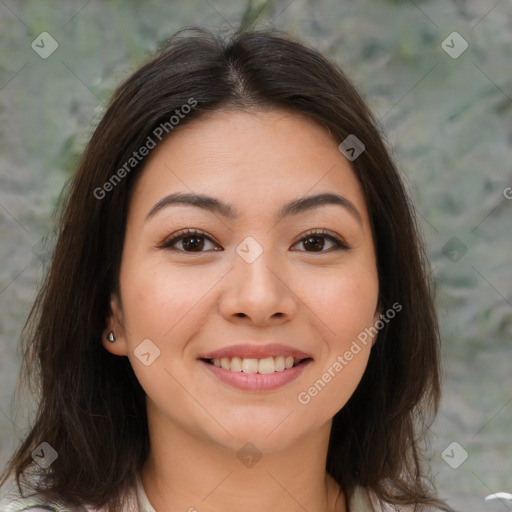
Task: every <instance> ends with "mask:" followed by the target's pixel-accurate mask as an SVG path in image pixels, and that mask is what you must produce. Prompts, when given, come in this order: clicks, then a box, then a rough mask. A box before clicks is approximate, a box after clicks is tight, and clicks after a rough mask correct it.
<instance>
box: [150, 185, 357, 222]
mask: <svg viewBox="0 0 512 512" xmlns="http://www.w3.org/2000/svg"><path fill="white" fill-rule="evenodd" d="M180 204H181V205H189V206H196V207H198V208H202V209H203V210H207V211H209V212H212V213H216V214H219V215H221V216H222V217H225V218H228V219H236V218H237V217H238V212H237V210H236V208H234V207H233V206H232V205H230V204H227V203H224V202H223V201H220V200H219V199H216V198H215V197H211V196H207V195H204V194H189V193H183V192H176V193H174V194H169V195H168V196H165V197H163V198H162V199H160V201H158V203H156V204H155V205H154V206H153V208H151V210H150V211H149V213H148V214H147V215H146V221H148V220H149V219H150V218H151V217H153V216H155V215H156V214H157V213H158V212H159V211H161V210H163V209H164V208H166V207H168V206H173V205H180ZM330 204H332V205H338V206H342V207H343V208H344V209H345V210H346V211H348V212H349V213H350V214H351V215H352V216H353V217H354V218H355V219H356V220H357V221H358V222H359V223H360V224H361V225H362V218H361V214H360V213H359V211H358V210H357V208H356V207H355V206H354V204H353V203H352V202H351V201H349V200H348V199H347V198H346V197H343V196H341V195H339V194H333V193H324V194H317V195H314V196H304V197H298V198H297V199H293V200H292V201H290V202H288V203H286V204H285V205H284V206H283V207H282V208H281V209H280V210H279V212H278V213H277V221H280V220H282V219H284V218H285V217H288V216H290V215H297V214H299V213H303V212H305V211H308V210H311V209H313V208H318V207H320V206H325V205H330Z"/></svg>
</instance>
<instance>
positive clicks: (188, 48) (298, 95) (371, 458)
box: [2, 27, 442, 512]
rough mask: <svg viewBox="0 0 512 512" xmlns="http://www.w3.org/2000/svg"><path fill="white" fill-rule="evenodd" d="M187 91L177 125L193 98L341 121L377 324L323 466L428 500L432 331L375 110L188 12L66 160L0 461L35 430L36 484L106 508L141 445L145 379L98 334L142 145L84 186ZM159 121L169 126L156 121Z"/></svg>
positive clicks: (275, 46)
mask: <svg viewBox="0 0 512 512" xmlns="http://www.w3.org/2000/svg"><path fill="white" fill-rule="evenodd" d="M191 98H193V99H194V101H196V102H197V104H196V106H195V107H194V108H193V109H192V110H191V112H190V113H189V114H187V115H186V116H184V118H183V119H181V120H180V123H179V126H178V127H177V129H179V128H180V127H181V126H184V125H185V124H187V123H190V122H191V121H193V120H195V119H198V118H200V117H201V115H203V114H204V113H206V112H214V111H220V110H224V109H228V108H231V109H233V108H234V109H239V110H244V109H248V108H253V107H254V108H257V109H258V108H259V109H269V108H270V109H272V108H277V109H287V110H289V111H291V112H296V113H301V114H305V115H307V116H309V117H310V118H311V119H313V120H315V121H316V122H318V123H320V124H321V125H322V126H323V127H325V128H326V129H327V130H328V131H329V132H330V133H331V134H332V136H333V137H335V138H336V139H337V140H338V142H339V143H341V142H342V141H343V140H344V139H345V138H346V137H347V136H349V135H350V134H354V135H356V136H357V138H358V139H359V140H360V141H362V142H363V144H364V145H365V148H366V149H365V151H364V152H363V153H362V154H361V155H360V156H359V157H358V158H357V159H355V160H354V161H353V162H352V168H353V170H354V172H355V174H356V175H357V177H358V179H359V181H360V183H361V186H362V189H363V192H364V195H365V199H366V202H367V206H368V211H369V215H370V219H371V223H372V230H373V236H374V241H375V247H376V256H377V265H378V276H379V303H380V307H381V310H382V311H386V310H387V309H389V308H390V307H391V306H392V304H394V303H395V302H398V303H399V304H401V306H402V311H401V312H400V314H399V315H397V316H396V318H394V319H393V320H392V321H390V322H388V323H386V324H385V326H384V328H383V329H381V331H380V332H379V335H378V341H377V343H376V345H375V346H374V347H373V348H372V350H371V355H370V358H369V362H368V366H367V368H366V371H365V373H364V375H363V377H362V380H361V382H360V384H359V386H358V387H357V389H356V391H355V392H354V394H353V395H352V397H351V398H350V400H349V401H348V403H347V404H346V405H345V406H344V407H343V408H342V409H341V410H340V411H339V412H338V413H337V414H336V415H335V416H334V419H333V425H332V431H331V437H330V442H329V449H328V455H327V461H326V470H327V471H328V472H329V473H330V474H331V475H332V476H333V477H334V479H335V480H336V481H337V482H338V483H339V484H340V486H341V487H342V489H343V491H344V492H345V493H347V494H348V495H350V493H351V492H352V491H353V489H354V487H355V486H356V485H363V486H365V487H366V488H367V489H368V490H370V491H373V492H374V493H375V495H376V496H377V498H379V499H380V500H382V501H385V502H389V503H391V504H394V505H406V504H416V505H417V507H418V508H421V505H423V504H431V505H437V506H442V504H441V502H439V501H437V500H436V499H435V497H434V491H433V488H432V485H431V483H430V482H429V480H428V479H427V478H426V475H425V474H424V472H423V469H422V462H421V461H422V448H421V445H420V440H421V439H422V438H423V435H424V433H425V431H426V430H427V428H426V422H427V418H432V417H433V415H434V414H435V413H436V412H437V408H438V404H439V398H440V370H439V346H438V345H439V335H438V327H437V320H436V314H435V309H434V305H433V301H432V296H431V292H430V290H429V285H428V279H427V278H428V267H427V263H426V258H425V256H424V254H423V249H422V245H421V243H420V241H419V237H418V229H417V227H416V224H415V220H414V214H413V208H412V206H411V204H410V203H409V200H408V198H407V195H406V193H405V190H404V186H403V184H402V181H401V179H400V176H399V174H398V172H397V169H396V167H395V165H394V163H393V161H392V159H391V157H390V155H389V154H388V151H387V149H386V147H385V145H384V143H383V139H382V135H381V134H380V133H379V129H378V124H377V122H376V121H375V119H374V118H373V116H372V114H371V113H370V111H369V109H368V108H367V106H366V105H365V103H364V101H363V99H362V98H361V96H360V94H359V93H358V92H357V91H356V89H355V88H354V87H353V85H351V83H350V82H349V80H348V79H347V78H346V77H345V75H344V74H343V72H342V71H341V70H340V69H339V68H338V67H337V66H336V65H335V64H333V63H331V62H329V61H328V60H327V59H326V58H325V57H323V56H322V55H321V54H319V53H318V52H317V51H315V50H312V49H310V48H308V47H306V46H304V45H303V44H301V43H299V42H298V41H295V40H293V39H292V38H291V37H290V36H287V35H286V34H283V33H281V32H280V31H277V30H260V31H247V30H240V31H237V32H235V33H234V34H232V35H231V36H229V37H228V38H221V37H220V36H217V35H213V34H211V33H210V32H208V31H206V30H203V29H200V28H196V27H191V28H190V27H189V28H187V29H185V30H184V31H183V30H182V31H179V32H178V33H177V34H175V35H174V36H173V37H172V38H171V39H170V40H169V41H168V45H167V46H166V47H165V48H164V49H162V50H161V51H160V52H159V54H158V55H157V56H156V57H154V58H153V60H151V61H150V62H149V63H146V64H145V65H144V66H143V67H141V68H140V69H138V70H137V71H136V72H135V73H133V74H132V75H131V76H130V77H129V78H128V79H127V80H126V81H125V82H124V83H123V84H122V85H121V86H120V87H119V88H118V89H117V91H116V92H115V94H114V95H113V98H112V99H111V101H110V104H109V106H108V108H107V110H106V112H105V114H104V116H103V118H102V120H101V121H100V123H99V125H98V126H97V128H96V130H95V132H94V134H93V136H92V138H91V140H90V142H89V144H88V146H87V148H86V150H85V151H84V154H83V156H82V159H81V161H80V164H79V167H78V170H77V173H76V176H75V177H74V180H73V182H72V185H71V190H70V194H69V197H68V200H67V203H66V206H65V209H64V211H63V215H62V219H61V223H60V228H59V233H58V240H57V244H56V249H55V252H54V256H53V260H52V263H51V267H50V270H49V273H48V276H47V278H46V281H45V284H44V286H43V288H42V289H41V291H40V293H39V295H38V297H37V300H36V302H35V304H34V307H33V309H32V311H31V314H30V316H29V319H28V321H27V324H26V325H25V329H24V335H23V337H22V343H23V351H24V360H23V366H22V371H21V372H20V380H21V381H22V382H31V381H33V383H34V384H35V387H34V386H32V384H31V389H32V391H37V392H39V393H40V401H39V408H38V411H37V416H36V419H35V422H34V424H33V426H32V427H31V430H30V431H29V433H28V435H27V436H26V438H25V440H24V441H23V443H22V444H21V446H20V447H19V448H18V450H17V451H16V453H15V454H14V455H13V457H12V458H11V460H10V461H9V464H8V466H7V467H6V469H5V471H4V473H3V478H2V482H3V481H5V479H6V478H7V476H8V475H9V474H10V473H11V472H14V474H15V475H16V479H17V481H18V485H19V478H20V475H21V474H23V472H24V471H25V470H26V469H27V468H29V466H31V465H33V460H32V457H31V452H32V450H34V448H35V447H37V446H38V445H39V444H40V443H42V442H48V443H49V444H50V445H51V446H52V447H54V448H55V450H57V452H58V454H59V456H58V458H57V460H55V462H54V463H53V464H52V465H51V467H50V468H49V469H48V470H47V471H46V473H45V475H47V476H48V477H49V480H48V481H51V485H48V486H47V487H46V488H38V490H39V491H40V492H43V493H44V494H45V496H48V497H49V498H52V497H53V498H57V497H59V496H60V497H64V498H65V499H66V500H68V501H69V502H76V503H85V504H90V505H92V506H95V507H101V506H105V505H107V504H108V507H109V508H108V510H109V511H112V512H114V511H119V510H122V500H123V495H124V491H126V490H127V489H128V487H129V486H133V485H134V482H135V475H136V473H137V472H138V471H139V470H140V468H141V467H142V465H143V463H144V461H145V459H146V458H147V456H148V454H149V439H148V428H147V417H146V407H145V393H144V391H143V389H142V388H141V386H140V385H139V383H138V381H137V379H136V377H135V374H134V372H133V371H132V368H131V366H130V363H129V360H128V358H125V357H118V356H114V355H112V354H110V353H109V352H108V351H107V350H105V349H104V347H103V346H102V342H101V336H102V332H103V331H104V329H105V318H106V316H107V315H108V314H109V312H110V311H109V297H110V294H111V292H112V291H115V290H117V286H118V282H117V280H118V272H119V267H120V261H121V254H122V248H123V241H124V230H125V224H126V217H127V210H128V206H129V200H130V191H131V190H132V189H133V185H134V183H135V180H136V178H137V176H138V175H140V172H141V170H142V169H143V167H144V162H145V159H142V160H141V161H140V162H139V163H138V164H137V165H135V166H133V169H130V170H129V172H127V173H125V176H123V179H121V180H119V182H116V183H115V185H114V186H112V187H109V188H110V189H111V190H109V192H108V193H106V194H104V197H102V198H101V199H98V197H97V196H98V194H97V193H96V194H95V193H94V191H95V190H96V191H97V190H98V189H101V188H102V187H104V184H105V183H107V182H108V180H109V179H110V178H111V177H112V175H113V174H114V173H115V172H116V171H117V170H118V169H120V168H122V166H123V165H125V164H126V162H127V161H129V159H130V158H131V157H132V155H133V152H134V151H137V150H138V149H139V148H140V147H141V146H143V145H144V144H145V143H146V141H147V138H148V137H149V136H151V134H153V133H154V130H155V129H157V128H158V127H159V126H161V125H162V123H165V122H168V121H169V118H170V116H171V115H173V114H174V112H175V111H176V110H179V109H180V108H181V106H182V105H185V104H187V103H189V102H190V99H191ZM169 136H172V132H170V135H169Z"/></svg>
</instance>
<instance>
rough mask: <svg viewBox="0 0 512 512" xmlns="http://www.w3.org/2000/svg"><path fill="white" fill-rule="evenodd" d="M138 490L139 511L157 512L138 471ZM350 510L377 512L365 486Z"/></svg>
mask: <svg viewBox="0 0 512 512" xmlns="http://www.w3.org/2000/svg"><path fill="white" fill-rule="evenodd" d="M136 491H137V503H138V506H139V512H156V510H155V509H154V508H153V505H151V503H150V502H149V499H148V496H147V494H146V491H145V490H144V486H143V485H142V479H141V477H140V473H137V480H136ZM349 511H350V512H375V510H374V508H373V504H372V501H371V499H370V496H369V494H368V492H367V491H366V489H365V488H364V487H361V486H358V487H356V488H355V489H354V493H353V494H352V496H351V498H350V503H349Z"/></svg>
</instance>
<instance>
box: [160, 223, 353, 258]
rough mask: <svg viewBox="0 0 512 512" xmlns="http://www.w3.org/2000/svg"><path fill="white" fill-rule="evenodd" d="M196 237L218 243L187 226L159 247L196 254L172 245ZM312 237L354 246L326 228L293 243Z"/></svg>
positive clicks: (340, 246) (338, 245)
mask: <svg viewBox="0 0 512 512" xmlns="http://www.w3.org/2000/svg"><path fill="white" fill-rule="evenodd" d="M194 237H196V238H206V239H208V240H209V241H210V242H212V243H214V244H216V242H215V241H214V240H212V239H211V238H210V237H209V236H208V235H207V234H206V233H205V232H204V231H201V230H199V229H190V228H187V229H184V230H181V231H178V232H177V233H174V234H173V235H171V237H170V238H168V239H166V240H164V241H163V242H162V243H161V244H160V245H159V246H158V247H157V248H158V249H171V250H175V251H180V252H185V253H192V254H194V253H196V252H195V251H184V250H181V249H176V248H174V247H172V246H173V245H174V244H176V242H179V241H181V240H184V239H186V238H194ZM311 237H317V238H327V239H329V240H331V241H332V242H334V244H335V246H336V247H335V248H334V250H345V251H347V250H350V249H351V248H352V247H350V246H349V245H348V244H346V243H345V242H344V241H343V240H342V239H341V238H338V237H337V236H334V235H332V234H331V233H330V232H329V231H327V230H325V229H314V230H311V231H307V232H306V233H304V234H303V235H302V237H301V238H300V239H299V240H297V241H296V242H295V243H294V244H293V245H294V246H295V245H297V244H298V243H299V242H303V241H304V240H307V239H308V238H311ZM214 250H217V249H214ZM201 252H207V251H197V253H198V254H199V253H201ZM300 252H312V253H315V252H318V253H320V254H321V253H326V252H332V249H330V250H327V251H300Z"/></svg>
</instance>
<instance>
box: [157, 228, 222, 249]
mask: <svg viewBox="0 0 512 512" xmlns="http://www.w3.org/2000/svg"><path fill="white" fill-rule="evenodd" d="M208 242H209V243H210V244H212V246H213V250H214V251H219V250H222V249H221V248H220V247H219V246H218V245H215V243H214V242H213V241H212V240H211V239H210V238H209V237H208V236H206V234H205V233H204V232H202V231H198V230H193V229H187V230H184V231H180V232H178V233H175V234H173V235H172V236H171V238H168V239H167V240H165V242H163V244H161V245H160V246H159V248H160V249H172V250H177V251H181V252H206V251H205V250H204V248H205V245H207V244H208ZM176 245H178V247H175V246H176ZM180 245H181V247H180ZM206 250H211V249H206Z"/></svg>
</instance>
